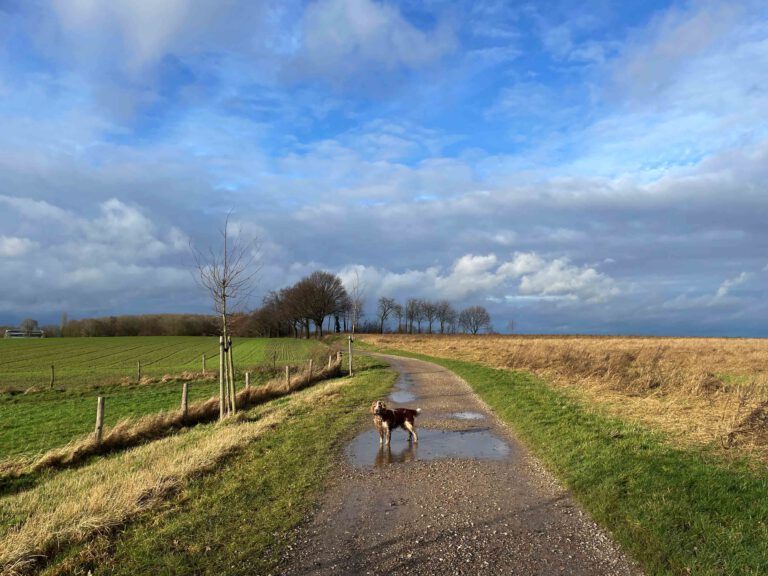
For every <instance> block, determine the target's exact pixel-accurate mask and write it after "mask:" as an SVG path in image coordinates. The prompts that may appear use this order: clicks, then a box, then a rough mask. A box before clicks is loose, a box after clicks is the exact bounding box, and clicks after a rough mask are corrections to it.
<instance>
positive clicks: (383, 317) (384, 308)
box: [377, 296, 397, 334]
mask: <svg viewBox="0 0 768 576" xmlns="http://www.w3.org/2000/svg"><path fill="white" fill-rule="evenodd" d="M395 306H397V302H395V300H394V298H387V297H385V296H382V297H381V298H379V307H378V309H377V311H378V316H379V323H380V325H379V333H380V334H384V322H386V321H387V318H389V315H390V314H392V312H394V311H395Z"/></svg>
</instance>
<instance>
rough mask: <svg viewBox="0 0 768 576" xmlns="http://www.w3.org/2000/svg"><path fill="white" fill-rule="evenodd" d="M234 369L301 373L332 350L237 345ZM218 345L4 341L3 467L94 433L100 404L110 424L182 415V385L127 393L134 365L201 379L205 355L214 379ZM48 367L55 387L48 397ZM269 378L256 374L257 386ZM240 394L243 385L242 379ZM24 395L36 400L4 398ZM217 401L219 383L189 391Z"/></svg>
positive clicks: (0, 360) (133, 388) (183, 340)
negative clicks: (299, 368)
mask: <svg viewBox="0 0 768 576" xmlns="http://www.w3.org/2000/svg"><path fill="white" fill-rule="evenodd" d="M234 346H235V352H234V359H235V364H236V368H237V369H238V370H239V371H241V373H242V371H243V370H246V369H248V370H251V369H254V368H257V367H259V366H263V365H271V364H272V363H273V362H275V363H276V364H277V366H278V367H280V366H283V365H286V364H292V365H303V364H304V363H305V362H306V361H307V360H308V359H309V358H311V357H313V358H315V359H317V360H318V361H319V360H320V359H322V358H323V357H325V358H327V354H328V348H327V347H326V346H324V345H323V344H321V343H319V342H317V341H305V340H282V341H278V340H268V339H255V338H254V339H237V340H235V341H234ZM218 348H219V341H218V338H217V337H212V338H196V337H165V336H154V337H152V336H148V337H126V338H61V339H53V338H52V339H50V340H0V461H2V460H3V459H4V458H6V457H9V456H11V457H12V456H18V455H31V454H36V453H39V452H42V451H45V450H48V449H50V448H53V447H56V446H60V445H62V444H66V443H67V442H68V441H69V440H71V439H73V438H76V437H80V436H82V435H84V434H87V433H89V432H90V431H91V430H92V429H93V425H94V411H95V406H96V404H95V402H96V396H104V397H105V398H106V416H105V424H106V425H107V426H111V425H113V424H115V423H116V422H117V421H118V420H120V419H121V418H125V417H129V416H132V417H138V416H141V415H143V414H148V413H152V412H158V411H162V410H171V409H176V408H177V407H178V406H179V402H180V398H181V384H180V383H179V382H178V381H173V380H171V381H169V382H155V383H153V384H149V385H138V386H137V385H128V386H125V385H123V384H126V383H130V384H132V383H134V382H135V379H136V362H137V361H139V360H140V361H141V363H142V374H143V375H147V376H153V377H158V376H164V375H166V374H168V375H178V374H181V373H182V372H185V371H194V372H200V370H201V368H202V354H203V353H205V354H206V356H207V358H208V362H207V369H208V372H209V374H214V373H215V372H216V371H217V370H218V358H217V354H218ZM50 364H54V365H55V366H56V383H55V386H54V389H53V390H49V389H48V388H49V386H48V384H49V382H50ZM269 378H270V374H269V373H265V372H260V371H257V372H255V373H254V374H253V377H252V379H251V382H252V383H253V384H254V385H258V384H259V383H260V382H263V381H266V380H267V379H269ZM237 384H238V387H240V386H242V385H243V376H242V374H241V375H240V376H239V377H238V382H237ZM2 390H5V391H17V392H18V391H22V390H26V391H28V392H30V393H27V394H20V393H7V392H6V393H3V392H2ZM217 393H218V383H217V382H216V380H215V379H208V380H197V381H194V382H191V383H190V386H189V397H190V401H191V402H194V401H196V400H201V399H204V398H209V397H211V396H213V395H216V394H217Z"/></svg>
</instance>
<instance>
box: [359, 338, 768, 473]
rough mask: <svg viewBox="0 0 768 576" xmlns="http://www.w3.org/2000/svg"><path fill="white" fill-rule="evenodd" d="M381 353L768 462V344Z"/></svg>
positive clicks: (626, 341)
mask: <svg viewBox="0 0 768 576" xmlns="http://www.w3.org/2000/svg"><path fill="white" fill-rule="evenodd" d="M360 339H361V340H363V341H365V342H366V343H369V344H371V345H375V346H377V347H382V348H392V349H399V350H408V351H411V352H417V353H421V354H427V355H430V356H435V357H440V358H450V359H457V360H466V361H471V362H480V363H482V364H484V365H486V366H490V367H493V368H504V369H509V370H515V371H525V372H530V373H532V374H536V375H537V376H541V377H543V378H545V379H546V380H547V381H548V382H549V383H551V384H552V385H554V386H557V387H561V388H565V389H568V390H569V391H571V392H572V393H575V394H577V395H578V396H580V397H581V398H582V399H583V400H585V401H586V402H588V403H589V404H592V405H594V406H597V407H600V408H601V409H604V410H606V411H608V413H610V414H613V415H615V416H619V417H622V418H626V419H629V420H632V421H636V422H639V423H642V424H644V425H648V426H651V427H653V428H655V429H659V430H662V431H665V432H668V433H671V434H673V435H674V436H675V438H676V439H677V441H678V442H679V443H681V444H698V445H705V444H711V445H718V446H720V447H721V448H722V449H724V450H728V451H730V452H733V453H734V454H735V455H738V456H742V455H748V456H750V457H752V458H756V459H759V460H765V461H768V434H766V425H767V424H768V418H765V417H764V416H765V414H766V406H768V405H767V404H766V401H767V400H768V340H761V339H730V338H639V337H638V338H630V337H588V336H570V337H568V336H496V335H489V336H480V337H477V336H476V337H470V336H436V335H435V336H427V335H366V336H364V337H361V338H360Z"/></svg>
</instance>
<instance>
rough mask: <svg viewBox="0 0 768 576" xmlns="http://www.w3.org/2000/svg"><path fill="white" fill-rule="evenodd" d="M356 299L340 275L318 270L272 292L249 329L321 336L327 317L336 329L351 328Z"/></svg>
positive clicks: (266, 333)
mask: <svg viewBox="0 0 768 576" xmlns="http://www.w3.org/2000/svg"><path fill="white" fill-rule="evenodd" d="M352 312H353V302H352V298H350V296H349V294H348V293H347V290H346V289H345V288H344V285H343V284H342V282H341V279H339V277H338V276H336V275H334V274H331V273H330V272H323V271H317V272H313V273H312V274H310V275H309V276H306V277H305V278H302V279H301V280H299V281H298V282H297V283H296V284H294V285H293V286H289V287H287V288H283V289H282V290H280V291H278V292H270V293H269V294H268V295H267V296H266V297H265V298H264V302H263V305H262V307H261V308H259V309H258V310H256V311H254V312H253V313H252V314H251V315H250V318H249V322H248V324H249V326H248V331H249V332H250V333H253V334H254V335H259V336H270V337H273V336H294V337H299V336H302V335H303V336H304V337H306V338H309V336H310V333H311V330H312V328H313V327H314V332H315V334H316V335H317V336H318V337H321V336H322V335H323V332H324V330H325V329H324V324H325V322H326V320H328V321H329V322H330V321H332V322H333V326H332V328H331V327H329V329H330V330H332V331H335V332H341V331H342V330H343V331H347V330H348V329H351V317H352Z"/></svg>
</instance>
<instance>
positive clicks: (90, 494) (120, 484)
mask: <svg viewBox="0 0 768 576" xmlns="http://www.w3.org/2000/svg"><path fill="white" fill-rule="evenodd" d="M298 385H299V384H298V382H297V386H298ZM344 385H346V381H336V382H332V383H329V384H325V385H323V386H320V387H318V388H316V389H313V390H311V391H309V392H307V393H305V394H301V395H298V396H296V397H293V398H292V400H291V403H290V404H288V405H286V406H283V407H279V408H274V409H272V410H271V412H269V413H267V414H264V415H263V416H262V418H261V419H259V420H257V421H255V422H250V421H242V420H241V419H231V420H229V421H225V422H224V423H222V424H219V425H217V426H215V427H214V428H212V429H211V428H208V427H206V428H196V429H192V430H189V431H187V432H186V433H182V434H177V435H174V436H171V437H168V438H164V439H162V440H158V441H156V442H151V443H149V444H145V445H142V446H139V447H137V448H135V449H132V450H128V451H125V452H123V453H121V454H119V455H116V456H114V457H112V458H106V459H100V460H97V461H95V462H93V463H91V464H89V465H87V466H84V467H82V468H80V469H78V470H67V471H64V472H62V473H60V474H57V475H55V476H54V477H52V478H51V479H50V480H48V481H46V482H45V483H43V484H40V485H38V486H36V487H35V488H33V489H31V490H28V491H26V492H22V493H20V494H15V495H12V496H7V497H5V498H3V499H1V500H0V520H2V522H0V527H2V528H0V574H3V575H6V576H11V575H14V576H15V575H20V574H25V573H28V572H29V571H31V570H33V569H34V568H35V567H37V566H39V564H40V563H41V562H44V561H45V559H46V558H48V557H50V556H51V555H52V554H54V553H55V552H56V551H57V550H58V549H60V548H62V547H64V546H66V545H69V544H72V543H77V542H82V541H84V540H85V539H87V538H90V537H92V536H94V535H97V534H104V533H108V532H109V531H111V530H113V529H114V528H115V527H117V526H120V525H122V524H124V523H125V522H126V521H127V520H128V519H129V518H130V517H131V516H133V515H135V514H137V513H140V512H144V511H146V510H149V509H152V508H154V507H156V506H157V505H158V504H159V503H160V502H161V501H162V500H163V499H164V498H166V497H167V496H168V495H169V494H172V493H173V492H175V491H176V490H178V489H179V487H181V486H182V485H183V484H184V482H185V481H186V480H187V479H188V478H190V477H191V476H193V475H197V474H201V473H204V472H206V471H210V470H212V469H214V468H215V467H216V466H217V465H218V464H219V463H220V462H221V460H222V459H223V458H225V457H226V456H227V455H228V454H230V453H232V452H233V451H236V450H238V449H240V448H241V447H243V446H244V445H246V444H248V443H249V442H251V441H253V440H254V439H255V438H258V437H259V436H260V435H262V434H265V433H267V432H268V431H269V430H271V429H272V428H273V427H275V426H277V425H278V424H279V423H280V422H282V421H284V420H285V419H286V418H287V416H288V414H289V411H290V409H291V407H292V406H294V405H295V404H309V405H316V404H317V403H318V402H322V401H323V400H324V399H326V398H328V397H329V396H332V395H333V394H335V393H336V391H337V390H338V389H339V388H340V387H341V386H344ZM9 524H10V527H9Z"/></svg>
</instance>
